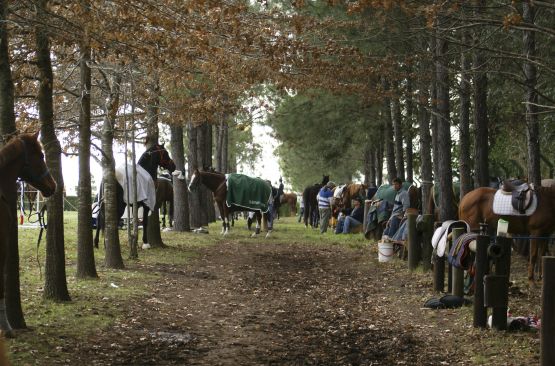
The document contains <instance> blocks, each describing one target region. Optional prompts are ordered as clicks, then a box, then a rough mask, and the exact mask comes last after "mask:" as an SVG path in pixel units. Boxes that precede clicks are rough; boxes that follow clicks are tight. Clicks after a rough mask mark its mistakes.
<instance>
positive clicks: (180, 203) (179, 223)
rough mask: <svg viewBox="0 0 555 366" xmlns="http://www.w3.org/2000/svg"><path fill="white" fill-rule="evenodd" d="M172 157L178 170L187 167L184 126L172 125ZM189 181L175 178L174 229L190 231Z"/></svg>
mask: <svg viewBox="0 0 555 366" xmlns="http://www.w3.org/2000/svg"><path fill="white" fill-rule="evenodd" d="M170 132H171V147H172V158H173V161H174V162H175V165H176V166H177V169H178V170H183V169H185V149H184V147H183V127H182V126H175V125H170ZM188 193H189V192H188V190H187V181H186V180H181V179H175V178H174V179H173V220H174V222H173V229H174V230H175V231H190V230H191V225H190V221H189V197H188V196H189V194H188Z"/></svg>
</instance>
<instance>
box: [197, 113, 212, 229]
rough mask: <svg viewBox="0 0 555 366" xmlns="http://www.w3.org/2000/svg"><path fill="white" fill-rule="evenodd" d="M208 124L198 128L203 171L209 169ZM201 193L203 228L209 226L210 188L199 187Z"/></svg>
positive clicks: (199, 159)
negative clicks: (207, 154) (207, 149)
mask: <svg viewBox="0 0 555 366" xmlns="http://www.w3.org/2000/svg"><path fill="white" fill-rule="evenodd" d="M206 126H207V123H206V122H205V123H203V124H202V125H200V126H198V127H197V128H196V132H197V149H196V154H197V162H198V164H199V166H200V167H202V169H203V170H205V169H208V168H209V167H208V166H207V163H208V162H207V161H206V160H205V158H206V154H205V149H206V145H207V131H206ZM198 192H199V207H200V224H201V226H207V225H208V210H207V209H208V204H207V202H208V194H209V192H208V188H206V187H205V186H204V185H203V184H201V185H200V186H199V187H198Z"/></svg>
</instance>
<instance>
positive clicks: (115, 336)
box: [65, 242, 526, 366]
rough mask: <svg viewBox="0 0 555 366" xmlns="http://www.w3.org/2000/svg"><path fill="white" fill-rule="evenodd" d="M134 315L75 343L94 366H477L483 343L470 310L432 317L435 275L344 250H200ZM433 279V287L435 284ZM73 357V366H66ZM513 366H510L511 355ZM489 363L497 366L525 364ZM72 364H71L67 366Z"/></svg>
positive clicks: (248, 246) (79, 355) (78, 356)
mask: <svg viewBox="0 0 555 366" xmlns="http://www.w3.org/2000/svg"><path fill="white" fill-rule="evenodd" d="M196 250H197V251H198V252H199V256H198V258H197V259H196V260H194V261H193V262H191V263H190V264H189V265H187V266H185V267H179V268H178V267H170V266H159V267H155V268H145V269H144V270H147V271H156V272H159V273H162V274H163V278H164V280H163V281H162V282H161V283H158V284H157V285H156V287H155V288H153V290H152V293H151V295H150V296H149V297H148V298H146V299H140V300H137V301H136V302H134V303H132V304H128V306H129V309H128V311H127V314H128V316H127V317H126V318H125V319H123V321H120V322H118V324H117V326H116V327H115V329H113V331H111V332H104V333H101V334H98V335H96V336H95V337H94V338H92V339H90V340H89V342H87V343H86V344H76V345H75V349H74V350H73V351H72V352H71V356H68V357H69V358H70V364H83V365H434V366H435V365H442V364H443V365H455V364H457V365H467V364H475V362H476V360H475V359H474V361H473V362H471V355H472V354H473V353H474V352H476V351H475V350H474V349H473V348H474V347H480V344H479V342H477V341H474V347H461V338H464V339H472V337H474V338H475V339H476V337H478V336H480V334H483V331H481V332H482V333H480V332H479V331H476V330H473V329H472V327H471V326H469V325H468V324H462V325H461V324H458V325H457V322H460V319H461V313H460V312H461V311H467V312H468V311H469V310H461V309H459V310H442V311H439V312H438V311H430V310H424V309H421V308H420V307H421V304H422V303H423V302H424V300H426V298H428V297H429V296H430V295H431V294H430V292H429V289H430V288H431V276H420V277H422V278H425V280H417V281H415V280H414V278H412V279H411V278H409V274H408V272H407V271H406V270H404V269H403V270H400V266H402V265H403V264H402V263H403V262H400V261H398V262H399V263H398V264H397V265H395V264H392V263H387V264H379V263H377V261H376V260H375V259H373V258H374V256H375V255H376V254H375V252H374V253H371V252H370V251H369V250H368V249H364V250H361V249H348V248H341V247H339V246H315V245H305V244H269V243H263V244H255V243H252V242H248V243H241V244H230V243H224V244H220V245H215V246H211V247H209V248H204V249H196ZM428 278H430V280H429V281H428ZM68 357H65V358H66V359H67V358H68ZM508 357H511V356H510V355H509V356H508ZM512 360H513V361H514V363H507V361H506V359H504V360H503V359H500V360H498V361H499V363H496V362H495V359H493V362H492V359H489V360H488V362H489V364H491V365H495V364H499V365H506V364H515V365H516V364H519V361H517V360H518V358H516V359H515V358H512ZM66 362H67V361H66ZM522 364H526V363H522Z"/></svg>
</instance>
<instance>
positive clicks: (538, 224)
mask: <svg viewBox="0 0 555 366" xmlns="http://www.w3.org/2000/svg"><path fill="white" fill-rule="evenodd" d="M496 192H497V190H496V189H494V188H489V187H480V188H477V189H475V190H473V191H471V192H469V193H467V194H466V195H465V196H464V197H463V199H462V200H461V204H460V206H459V219H460V220H463V221H466V222H467V223H468V225H470V229H471V230H473V231H478V230H479V229H480V223H482V222H484V223H487V224H488V227H489V229H490V232H495V229H496V228H497V221H498V220H499V219H500V218H503V219H504V220H506V221H508V222H509V228H508V232H509V233H510V234H517V235H530V236H531V237H532V238H531V239H530V260H529V262H528V281H529V282H530V283H534V270H535V268H536V265H538V273H539V279H541V277H542V266H541V257H542V256H543V255H544V254H545V252H546V250H547V239H543V238H547V237H549V236H550V235H551V233H553V231H555V220H553V212H555V187H537V188H535V192H536V197H537V201H538V205H537V207H536V210H535V211H534V213H533V214H532V215H530V216H505V215H503V216H500V215H497V214H495V213H494V212H493V198H494V196H495V193H496Z"/></svg>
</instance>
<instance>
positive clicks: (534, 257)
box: [528, 239, 538, 285]
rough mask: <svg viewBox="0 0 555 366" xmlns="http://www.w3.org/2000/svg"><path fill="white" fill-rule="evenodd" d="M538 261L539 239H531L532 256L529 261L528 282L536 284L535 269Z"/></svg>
mask: <svg viewBox="0 0 555 366" xmlns="http://www.w3.org/2000/svg"><path fill="white" fill-rule="evenodd" d="M537 261H538V241H537V239H530V258H529V261H528V283H529V284H530V285H534V271H535V269H536V262H537Z"/></svg>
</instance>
